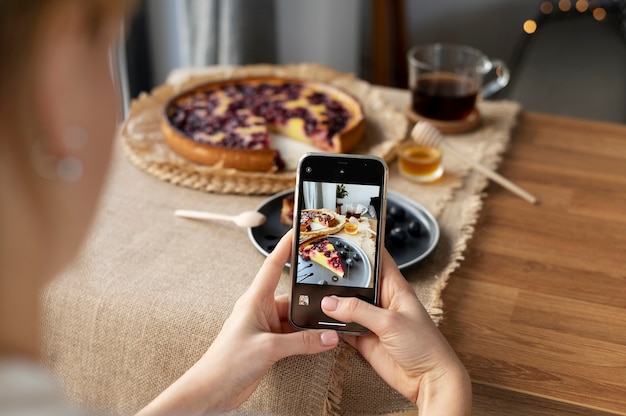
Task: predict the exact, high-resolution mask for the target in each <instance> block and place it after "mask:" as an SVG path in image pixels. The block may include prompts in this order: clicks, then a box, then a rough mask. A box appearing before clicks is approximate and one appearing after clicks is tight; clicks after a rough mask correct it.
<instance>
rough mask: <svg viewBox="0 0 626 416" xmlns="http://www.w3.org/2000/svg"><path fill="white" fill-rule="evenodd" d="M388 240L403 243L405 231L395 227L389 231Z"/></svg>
mask: <svg viewBox="0 0 626 416" xmlns="http://www.w3.org/2000/svg"><path fill="white" fill-rule="evenodd" d="M389 241H391V242H392V243H394V244H403V243H404V242H405V241H406V231H404V230H403V229H402V228H400V227H396V228H394V229H392V230H391V231H390V232H389Z"/></svg>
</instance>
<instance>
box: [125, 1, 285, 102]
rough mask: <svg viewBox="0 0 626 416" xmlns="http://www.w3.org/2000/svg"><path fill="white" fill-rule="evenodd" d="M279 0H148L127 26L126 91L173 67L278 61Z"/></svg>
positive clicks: (134, 91) (153, 81) (132, 92)
mask: <svg viewBox="0 0 626 416" xmlns="http://www.w3.org/2000/svg"><path fill="white" fill-rule="evenodd" d="M275 8H276V6H275V0H144V1H143V2H142V3H141V8H140V10H139V11H138V13H137V14H136V16H135V17H134V18H133V20H132V21H131V22H129V24H128V27H127V29H126V33H127V41H126V45H125V46H126V52H125V53H126V57H127V59H126V62H127V78H128V88H129V93H128V95H129V96H130V97H131V98H132V97H136V96H137V95H138V94H139V92H141V91H149V90H150V89H152V88H153V87H154V86H155V85H158V84H160V83H162V82H163V81H165V77H166V76H167V74H168V73H169V71H171V70H172V69H174V68H180V67H189V66H206V65H245V64H253V63H276V60H277V39H276V38H277V35H276V32H277V30H276V10H275Z"/></svg>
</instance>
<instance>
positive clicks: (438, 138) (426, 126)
mask: <svg viewBox="0 0 626 416" xmlns="http://www.w3.org/2000/svg"><path fill="white" fill-rule="evenodd" d="M411 138H412V139H413V141H414V142H416V143H417V144H419V145H421V146H425V147H442V148H444V149H445V150H446V151H447V152H448V153H451V154H453V155H454V156H456V157H457V158H459V159H461V160H463V161H464V162H465V163H467V164H468V165H470V166H471V167H472V168H474V169H476V170H477V171H478V172H480V173H482V174H483V175H485V176H486V177H488V178H489V179H492V180H493V181H494V182H497V183H499V184H500V185H502V186H503V187H505V188H506V189H508V190H509V191H511V192H513V193H514V194H516V195H517V196H519V197H520V198H522V199H525V200H526V201H528V202H530V203H531V204H536V203H537V202H538V200H537V198H536V197H535V196H533V195H531V194H530V193H528V192H527V191H525V190H524V189H522V188H520V187H519V186H517V185H515V184H514V183H513V182H511V181H510V180H508V179H506V178H505V177H503V176H501V175H500V174H498V173H496V172H494V171H493V170H491V169H489V168H486V167H485V166H483V165H481V164H480V163H478V162H476V161H475V160H472V159H470V158H469V157H468V156H467V155H465V154H463V153H462V152H461V151H459V150H458V149H456V148H455V147H454V146H452V145H450V143H448V142H447V141H446V139H445V138H444V137H443V135H442V134H441V133H440V132H439V130H437V128H435V127H434V126H433V125H432V124H430V123H428V122H426V121H420V122H418V123H417V124H416V125H415V127H413V131H411Z"/></svg>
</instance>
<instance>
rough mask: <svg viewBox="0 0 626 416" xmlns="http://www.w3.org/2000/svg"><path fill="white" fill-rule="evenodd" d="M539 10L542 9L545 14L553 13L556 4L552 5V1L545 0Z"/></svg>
mask: <svg viewBox="0 0 626 416" xmlns="http://www.w3.org/2000/svg"><path fill="white" fill-rule="evenodd" d="M539 10H541V13H543V14H550V13H552V11H553V10H554V6H553V5H552V3H551V2H549V1H544V2H543V3H541V5H540V6H539Z"/></svg>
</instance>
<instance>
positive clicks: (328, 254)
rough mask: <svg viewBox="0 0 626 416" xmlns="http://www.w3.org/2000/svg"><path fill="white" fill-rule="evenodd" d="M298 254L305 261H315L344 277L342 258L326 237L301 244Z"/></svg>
mask: <svg viewBox="0 0 626 416" xmlns="http://www.w3.org/2000/svg"><path fill="white" fill-rule="evenodd" d="M298 254H300V256H301V257H302V259H303V260H305V261H313V262H315V263H317V264H319V265H321V266H323V267H325V268H326V269H328V270H330V271H331V272H332V273H333V274H335V275H337V276H339V277H343V275H344V269H343V264H342V263H341V257H339V253H338V252H337V250H336V249H335V246H333V244H332V243H331V242H330V241H329V240H328V238H325V237H324V238H321V239H315V240H312V241H311V240H309V241H305V242H303V243H300V247H299V249H298Z"/></svg>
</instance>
